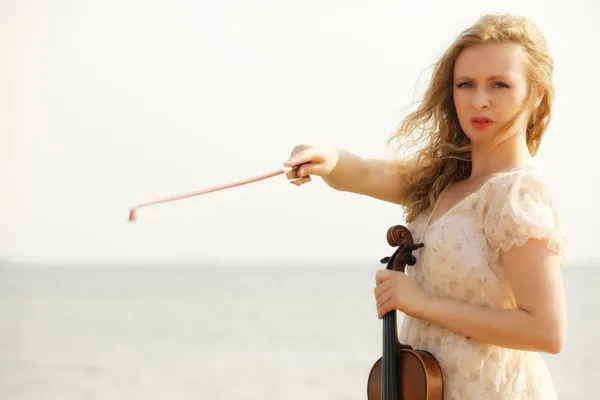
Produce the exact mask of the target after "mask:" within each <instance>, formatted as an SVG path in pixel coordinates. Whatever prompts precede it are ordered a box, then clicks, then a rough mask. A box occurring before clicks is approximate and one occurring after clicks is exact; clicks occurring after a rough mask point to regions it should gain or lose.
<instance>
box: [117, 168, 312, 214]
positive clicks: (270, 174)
mask: <svg viewBox="0 0 600 400" xmlns="http://www.w3.org/2000/svg"><path fill="white" fill-rule="evenodd" d="M298 167H300V166H299V165H296V166H294V167H284V168H281V169H278V170H275V171H272V172H268V173H266V174H262V175H258V176H253V177H250V178H247V179H242V180H240V181H235V182H231V183H227V184H224V185H219V186H213V187H210V188H207V189H203V190H201V191H199V192H194V193H187V194H182V195H178V196H173V197H168V198H165V199H159V200H154V201H150V202H147V203H142V204H138V205H137V206H135V207H132V208H131V210H130V211H129V222H135V221H137V214H136V211H137V210H139V209H140V208H143V207H150V206H153V205H156V204H164V203H169V202H172V201H177V200H182V199H187V198H190V197H194V196H200V195H203V194H207V193H212V192H217V191H219V190H224V189H229V188H233V187H236V186H242V185H247V184H249V183H254V182H259V181H262V180H265V179H268V178H272V177H274V176H278V175H281V174H285V173H288V172H290V171H296V170H297V169H298ZM302 178H305V177H298V176H297V177H296V178H291V179H288V182H293V181H297V180H300V179H302Z"/></svg>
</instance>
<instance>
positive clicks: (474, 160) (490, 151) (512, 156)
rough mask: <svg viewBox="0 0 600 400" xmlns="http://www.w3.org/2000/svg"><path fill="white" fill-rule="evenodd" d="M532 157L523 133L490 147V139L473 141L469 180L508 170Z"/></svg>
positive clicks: (528, 161) (530, 159) (522, 164)
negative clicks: (480, 141)
mask: <svg viewBox="0 0 600 400" xmlns="http://www.w3.org/2000/svg"><path fill="white" fill-rule="evenodd" d="M532 159H533V157H532V156H531V154H530V153H529V149H528V148H527V142H526V140H525V133H524V132H523V133H521V134H516V135H513V136H512V137H510V138H508V139H507V140H505V141H504V142H502V143H500V144H499V145H497V146H496V147H495V148H493V147H492V143H491V140H490V141H489V143H488V142H485V143H474V144H473V145H472V150H471V175H470V176H469V178H468V180H469V181H473V182H474V181H477V180H479V179H485V178H486V177H488V176H490V175H493V174H495V173H499V172H504V171H509V170H511V169H514V168H518V167H521V166H524V165H527V164H529V163H531V161H532Z"/></svg>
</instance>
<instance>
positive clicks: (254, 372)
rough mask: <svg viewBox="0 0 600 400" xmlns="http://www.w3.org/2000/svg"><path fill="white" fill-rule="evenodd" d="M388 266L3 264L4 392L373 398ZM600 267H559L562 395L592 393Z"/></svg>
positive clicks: (108, 397)
mask: <svg viewBox="0 0 600 400" xmlns="http://www.w3.org/2000/svg"><path fill="white" fill-rule="evenodd" d="M382 267H383V266H382V265H381V264H379V263H375V264H373V265H369V266H360V265H331V263H325V262H324V263H322V265H318V263H313V264H311V265H295V264H294V263H293V262H290V263H285V262H281V263H278V264H273V263H267V262H265V264H264V265H250V266H248V265H232V266H225V265H222V264H220V265H209V264H208V263H206V264H202V263H197V264H193V263H190V264H173V265H167V264H165V265H154V266H137V265H136V266H115V265H106V266H104V265H93V266H90V265H80V266H77V265H63V266H61V265H52V266H47V265H44V266H42V265H25V264H20V265H17V264H4V265H0V399H1V400H83V399H86V400H87V399H89V400H92V399H94V400H96V399H98V400H100V399H102V400H125V399H126V400H135V399H140V400H158V399H161V400H163V399H164V400H166V399H169V400H179V399H181V400H184V399H211V400H221V399H244V400H259V399H260V400H270V399H277V400H284V399H285V400H288V399H289V400H296V399H298V400H299V399H303V400H306V399H311V400H318V399H324V400H325V399H326V400H362V399H366V398H367V395H366V385H367V380H368V375H369V372H370V370H371V367H372V365H373V363H374V362H375V361H376V360H377V359H378V358H379V357H380V355H381V349H382V348H381V341H382V321H381V320H379V319H378V318H377V312H376V309H375V300H374V295H373V288H374V286H375V272H376V271H377V270H378V269H382ZM598 267H600V265H597V264H596V265H595V264H593V263H588V264H586V263H579V264H575V263H572V264H571V265H569V266H568V267H567V268H566V269H565V270H564V275H563V276H564V282H565V290H566V296H567V307H568V337H567V342H566V345H565V347H564V349H563V351H562V352H561V353H559V354H556V355H551V354H543V357H544V359H545V360H546V362H547V364H548V366H549V369H550V371H551V374H552V377H553V380H554V384H555V387H556V390H557V392H558V395H559V398H560V399H578V400H579V399H594V398H597V397H595V396H597V390H596V387H595V386H594V382H595V379H599V378H600V366H599V365H596V361H595V360H596V355H597V351H600V344H599V342H600V340H599V336H600V335H599V333H600V323H599V318H598V310H599V309H600V285H599V284H600V269H599V268H598ZM398 318H399V319H398V321H399V323H400V322H401V321H402V315H401V314H398Z"/></svg>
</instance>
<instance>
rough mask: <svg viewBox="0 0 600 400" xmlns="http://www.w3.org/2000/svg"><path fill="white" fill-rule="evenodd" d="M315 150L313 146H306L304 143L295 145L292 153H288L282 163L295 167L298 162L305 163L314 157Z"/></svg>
mask: <svg viewBox="0 0 600 400" xmlns="http://www.w3.org/2000/svg"><path fill="white" fill-rule="evenodd" d="M316 153H317V151H316V149H315V148H313V147H308V146H306V145H300V146H296V147H295V148H294V150H292V154H290V156H289V158H288V159H287V160H286V161H284V162H283V165H284V166H286V167H295V166H297V165H300V164H305V163H308V162H310V161H312V160H313V159H314V158H315V157H316V155H317V154H316Z"/></svg>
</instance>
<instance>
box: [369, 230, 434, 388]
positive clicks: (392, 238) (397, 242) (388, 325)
mask: <svg viewBox="0 0 600 400" xmlns="http://www.w3.org/2000/svg"><path fill="white" fill-rule="evenodd" d="M387 240H388V243H389V244H390V245H391V246H398V249H397V250H396V251H395V252H394V254H393V255H392V257H386V258H384V259H382V260H381V262H382V263H387V267H386V269H393V270H396V271H401V272H404V267H405V265H406V264H409V265H414V264H415V263H416V258H415V256H413V255H412V254H411V252H412V251H413V250H416V249H418V248H420V247H423V246H424V245H423V244H422V243H419V244H416V245H415V244H414V243H413V238H412V235H411V233H410V231H409V230H408V229H407V228H406V227H404V226H401V225H396V226H393V227H391V228H390V229H389V230H388V232H387ZM367 399H368V400H400V399H401V400H442V399H443V379H442V370H441V367H440V365H439V363H438V361H437V360H436V358H435V357H434V356H433V354H431V353H429V352H428V351H425V350H419V349H413V348H412V347H411V346H409V345H406V344H402V343H400V342H399V341H398V334H397V325H396V311H395V310H392V311H390V312H388V313H387V314H386V315H385V316H384V317H383V355H382V357H381V358H379V359H378V360H377V361H376V362H375V364H373V367H372V368H371V372H370V373H369V379H368V381H367Z"/></svg>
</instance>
